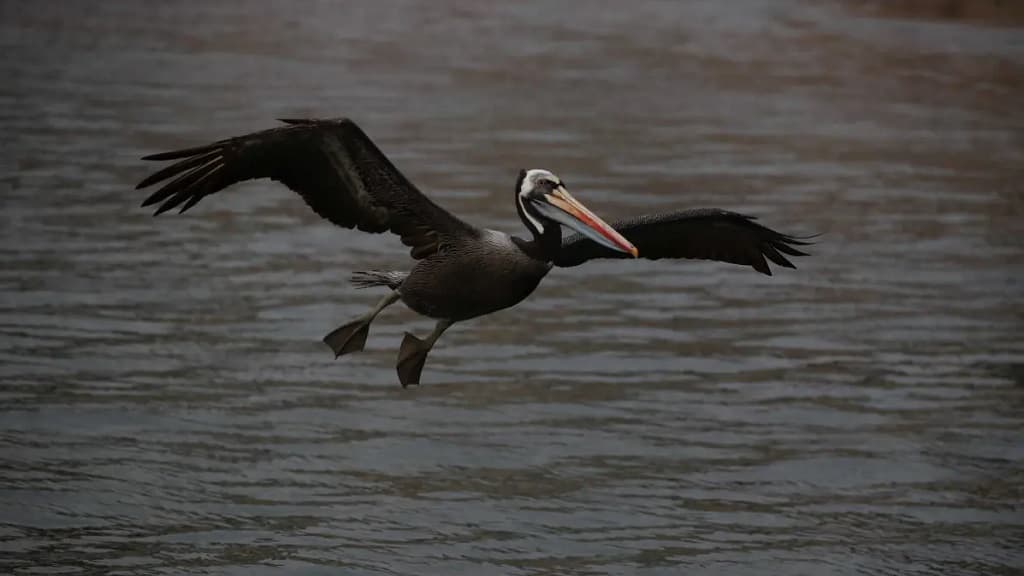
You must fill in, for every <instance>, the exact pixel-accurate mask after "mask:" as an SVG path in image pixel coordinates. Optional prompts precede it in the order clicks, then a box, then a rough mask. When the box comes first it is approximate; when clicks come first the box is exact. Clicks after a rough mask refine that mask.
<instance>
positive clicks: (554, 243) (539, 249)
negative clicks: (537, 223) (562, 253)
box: [520, 222, 562, 262]
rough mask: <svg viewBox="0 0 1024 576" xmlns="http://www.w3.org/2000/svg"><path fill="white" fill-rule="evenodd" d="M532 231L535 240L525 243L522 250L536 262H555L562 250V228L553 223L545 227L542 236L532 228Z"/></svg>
mask: <svg viewBox="0 0 1024 576" xmlns="http://www.w3.org/2000/svg"><path fill="white" fill-rule="evenodd" d="M531 231H532V232H533V240H530V241H529V242H523V243H522V244H520V248H522V249H523V251H524V252H526V253H527V254H528V255H529V256H530V257H531V258H534V259H536V260H542V261H544V262H551V261H553V260H554V259H555V257H556V256H558V251H559V250H561V249H562V227H561V226H559V225H558V224H555V223H554V222H551V223H547V224H546V225H545V226H544V231H543V232H541V233H540V234H538V233H537V232H536V231H534V230H533V229H532V228H531Z"/></svg>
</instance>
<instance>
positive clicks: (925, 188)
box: [0, 0, 1024, 575]
mask: <svg viewBox="0 0 1024 576" xmlns="http://www.w3.org/2000/svg"><path fill="white" fill-rule="evenodd" d="M926 4H927V3H920V2H913V1H910V0H905V1H903V2H897V3H872V2H845V3H840V2H825V1H822V2H800V1H795V0H792V1H790V0H783V1H776V2H763V1H757V0H748V1H744V2H728V3H725V2H693V3H686V4H685V6H683V5H681V4H678V3H671V2H656V1H653V0H636V1H633V2H630V3H629V9H628V10H624V9H623V5H622V4H620V3H611V2H608V3H598V4H591V5H587V7H586V8H584V7H583V6H582V5H580V4H575V3H573V4H569V3H560V4H539V3H538V4H533V3H514V5H492V6H484V5H482V4H479V3H469V2H445V3H437V2H431V3H413V2H407V3H400V2H387V3H380V2H378V3H372V4H371V3H358V4H355V5H353V6H343V5H340V4H336V3H331V2H313V3H306V4H302V5H301V6H300V5H293V4H288V3H278V2H269V1H259V2H244V3H242V2H207V3H203V4H198V3H165V4H162V5H157V4H150V3H138V2H127V1H116V0H115V1H107V2H102V3H75V2H45V3H15V2H4V3H0V48H2V56H0V73H2V77H3V78H4V82H3V83H2V85H0V121H2V125H3V138H2V144H0V188H2V190H0V191H2V195H0V202H2V204H0V382H2V385H0V397H2V400H3V403H2V405H0V462H2V466H0V550H2V552H3V553H2V554H0V570H2V571H5V572H9V573H13V574H33V573H66V574H89V573H97V574H98V573H103V574H139V573H147V574H160V573H209V574H278V573H282V572H285V573H301V574H316V573H321V574H339V573H341V574H445V575H450V574H474V575H475V574H642V575H655V574H678V573H681V572H683V573H688V574H723V573H724V574H751V575H755V574H757V575H759V574H879V573H887V574H914V573H920V574H987V575H991V574H1011V573H1017V571H1018V570H1020V569H1021V568H1022V566H1024V555H1022V553H1021V552H1020V550H1021V549H1022V548H1024V517H1022V505H1021V502H1022V496H1024V491H1022V488H1021V487H1022V486H1024V442H1022V434H1021V431H1022V424H1024V423H1022V419H1021V413H1022V409H1024V387H1022V386H1024V338H1022V329H1021V327H1022V321H1024V306H1022V304H1021V302H1022V301H1024V300H1022V298H1021V296H1022V292H1024V290H1022V278H1024V274H1022V272H1024V241H1022V240H1021V239H1022V238H1024V224H1022V222H1024V193H1022V192H1024V191H1022V189H1021V182H1022V181H1024V178H1022V177H1024V112H1022V110H1024V108H1022V107H1021V105H1020V102H1021V97H1022V93H1021V87H1022V86H1024V40H1022V38H1024V36H1022V28H1021V26H1022V25H1024V18H1022V17H1021V14H1020V11H1019V10H1018V9H1017V8H1015V7H1014V6H1015V4H1014V3H994V4H991V5H990V4H989V3H986V2H959V3H945V5H947V6H953V7H954V8H955V7H956V6H960V9H953V8H951V9H949V10H938V9H932V8H928V7H927V6H925V7H922V6H923V5H926ZM305 115H310V116H341V115H347V116H351V117H353V118H355V119H356V120H357V121H358V122H359V123H360V124H361V125H362V126H363V127H364V128H365V130H366V131H367V132H368V133H369V134H370V135H371V136H372V137H373V138H374V139H375V140H376V141H377V142H378V143H379V145H380V146H381V147H382V148H383V149H384V150H385V151H386V152H387V153H388V154H389V155H390V156H391V157H392V158H393V159H394V160H395V162H396V163H397V164H398V165H399V166H400V167H401V168H402V169H403V170H404V171H405V173H406V174H407V175H408V176H409V177H410V178H412V179H413V180H414V181H415V182H417V183H418V184H419V185H420V186H421V187H422V188H423V189H424V190H426V191H427V192H428V193H429V194H430V195H431V196H432V197H434V198H436V199H437V200H438V201H439V202H441V203H442V204H443V205H444V206H446V207H448V208H449V209H451V210H452V211H454V212H456V213H458V214H459V215H461V216H463V217H464V218H466V219H468V220H471V221H473V222H475V223H478V224H481V225H485V226H491V227H496V228H500V229H503V230H506V231H510V232H517V233H521V231H522V226H521V224H520V223H519V222H518V220H517V218H516V216H515V210H514V206H513V203H512V189H513V184H514V182H515V177H516V173H517V172H518V170H519V169H520V168H523V167H544V168H548V169H551V170H553V171H555V172H556V173H558V174H559V175H560V176H562V177H563V178H564V179H565V181H566V182H567V183H568V185H569V187H570V189H571V190H572V191H573V192H574V194H575V195H576V196H577V197H578V198H580V199H581V200H583V201H584V202H587V203H588V204H589V205H590V206H591V207H592V208H594V209H595V211H597V212H598V213H599V214H602V215H605V216H607V217H608V218H609V219H613V218H614V217H616V216H619V215H621V216H627V215H633V214H638V213H643V212H649V211H658V210H669V209H674V208H677V207H680V208H681V207H697V206H713V207H721V208H728V209H734V210H738V211H742V212H745V213H749V214H753V215H756V216H758V217H759V218H760V219H761V221H762V222H764V223H765V224H767V225H770V226H772V227H775V228H778V229H780V230H783V231H786V232H790V233H797V234H799V233H813V232H820V233H823V234H824V235H823V236H822V237H821V239H820V242H819V244H818V245H817V246H815V247H814V249H813V252H814V255H813V257H811V258H804V259H800V260H799V261H798V262H797V264H798V266H799V270H796V271H791V270H780V271H779V273H778V274H777V275H775V276H773V277H770V278H769V277H764V276H760V275H758V274H756V273H754V272H753V271H752V270H750V269H749V268H740V267H736V266H730V265H725V264H716V263H706V262H649V261H647V262H645V261H641V262H598V263H592V264H589V265H587V266H583V267H579V268H574V269H570V270H559V271H556V272H555V273H553V274H552V275H551V276H550V277H549V278H548V279H547V280H546V281H545V283H544V284H542V286H541V287H540V289H538V291H537V293H536V294H535V295H534V296H533V297H532V298H531V299H529V300H527V301H526V302H524V303H522V304H521V305H519V306H517V307H515V308H513V309H511V310H508V311H504V312H501V313H498V314H495V315H493V316H489V317H485V318H481V319H478V320H474V321H472V322H467V323H464V324H460V325H458V326H456V327H455V328H453V329H452V330H450V331H449V332H448V333H446V334H445V336H444V338H443V339H442V340H441V341H440V343H439V345H438V348H436V349H435V351H434V352H433V353H432V355H431V357H430V359H429V361H428V364H427V367H426V370H425V372H424V385H423V386H422V387H420V388H418V389H409V390H402V389H401V388H400V387H399V386H398V384H397V379H396V375H395V372H394V361H395V354H396V351H397V347H398V344H399V342H400V340H401V337H402V333H403V332H404V331H405V330H412V331H413V332H416V333H418V334H421V335H422V334H425V333H426V331H427V330H429V328H430V326H431V323H430V322H429V321H425V320H423V319H420V318H417V317H416V316H415V315H414V314H412V313H411V312H409V311H407V310H405V309H401V307H398V306H396V307H393V308H391V309H388V310H387V311H386V312H385V313H384V314H382V315H381V316H380V317H379V318H378V320H377V321H376V323H375V324H374V326H373V330H372V332H371V336H370V340H369V342H368V346H367V350H366V352H364V353H363V354H360V355H355V356H351V357H347V358H344V359H342V360H339V361H334V360H333V359H332V358H331V354H330V353H329V351H328V349H327V348H326V347H325V346H324V345H323V344H322V343H321V342H320V338H321V337H322V336H323V335H324V334H325V333H326V332H328V331H330V330H331V329H333V328H334V327H335V326H337V325H339V324H341V323H343V322H345V321H347V320H349V319H350V318H352V317H355V316H357V315H359V314H362V313H363V312H364V311H365V310H366V309H367V308H368V307H369V306H371V305H372V304H373V302H374V301H375V300H376V299H377V298H379V296H380V295H379V294H377V293H373V292H366V291H356V290H354V289H352V288H351V287H350V286H348V285H347V283H346V279H347V277H348V274H349V272H350V271H352V270H360V269H367V268H397V269H401V268H402V267H405V266H408V260H407V258H406V256H405V251H404V249H403V248H402V246H401V245H400V243H399V242H398V241H397V239H395V238H393V237H384V236H370V235H364V234H358V233H354V232H351V231H347V230H341V229H337V228H334V227H332V226H331V225H329V224H328V223H326V222H323V221H321V220H320V219H318V218H317V217H316V216H315V215H314V214H312V213H311V212H310V211H309V210H308V209H307V208H306V207H305V205H304V204H303V203H302V202H301V201H300V200H299V199H298V198H297V197H295V196H294V195H292V194H290V193H288V192H287V191H285V190H283V189H281V188H279V187H277V186H275V185H273V184H272V183H268V182H257V183H249V184H246V185H245V186H240V187H237V188H235V189H232V190H231V191H230V193H225V194H223V195H218V196H215V197H211V198H209V199H207V200H205V201H204V202H203V203H202V204H201V205H200V206H198V207H197V208H196V209H194V210H193V211H191V212H189V213H188V214H187V215H184V216H181V217H178V216H174V215H168V216H166V217H162V218H159V219H152V218H151V217H150V216H149V212H148V211H146V210H141V209H139V208H138V204H139V202H140V201H141V200H142V198H143V197H144V194H142V193H139V192H136V191H134V190H133V189H132V188H133V185H134V184H135V182H137V181H138V180H140V179H141V178H142V177H144V176H145V175H146V174H147V173H148V172H147V171H148V170H151V169H152V168H153V166H152V165H146V164H144V163H142V162H140V161H139V160H138V157H139V156H141V155H143V154H146V153H151V152H154V151H160V150H165V149H172V148H175V147H183V146H190V145H196V144H201V143H205V142H207V141H210V140H212V139H216V138H221V137H225V136H230V135H234V134H239V133H244V132H246V131H251V130H257V129H261V128H264V127H268V126H270V125H272V122H273V118H276V117H292V116H305Z"/></svg>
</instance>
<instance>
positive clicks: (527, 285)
mask: <svg viewBox="0 0 1024 576" xmlns="http://www.w3.org/2000/svg"><path fill="white" fill-rule="evenodd" d="M551 266H552V264H551V263H550V262H546V261H544V260H542V259H538V258H535V257H532V256H530V255H528V254H527V253H526V252H525V251H524V250H523V249H522V248H521V247H520V245H519V244H517V243H515V242H514V241H513V239H512V237H510V236H508V235H506V234H503V233H501V232H496V231H494V230H482V231H480V234H479V237H478V238H477V239H474V241H472V242H457V243H455V244H454V245H453V246H451V247H446V248H444V249H442V250H440V251H439V252H437V253H436V254H433V255H431V256H429V257H427V258H425V259H423V260H420V261H419V262H418V263H417V264H416V266H415V267H413V269H412V271H411V272H410V273H409V276H408V277H407V278H406V279H405V281H404V282H403V283H402V285H401V287H399V289H398V293H399V294H400V295H401V297H402V302H404V303H405V305H406V306H408V307H409V308H412V309H413V310H414V311H416V312H418V313H420V314H422V315H424V316H429V317H431V318H437V319H446V320H453V321H460V320H468V319H470V318H476V317H477V316H483V315H485V314H490V313H491V312H497V311H498V310H502V309H504V308H508V307H510V306H514V305H516V304H518V303H519V302H521V301H522V300H523V299H524V298H526V297H527V296H529V295H530V294H532V293H533V291H534V289H536V288H537V285H538V284H540V281H541V280H542V279H543V278H544V276H546V275H547V273H548V271H549V270H551Z"/></svg>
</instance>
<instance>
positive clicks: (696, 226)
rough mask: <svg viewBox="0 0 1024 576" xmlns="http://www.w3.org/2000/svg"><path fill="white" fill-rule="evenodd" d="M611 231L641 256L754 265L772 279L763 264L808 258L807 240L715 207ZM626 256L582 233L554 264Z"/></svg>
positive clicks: (564, 242)
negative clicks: (634, 248) (802, 257)
mask: <svg viewBox="0 0 1024 576" xmlns="http://www.w3.org/2000/svg"><path fill="white" fill-rule="evenodd" d="M611 226H612V228H615V229H616V230H618V231H619V233H620V234H622V235H623V236H625V237H626V239H627V240H629V241H630V242H632V243H633V244H634V245H635V246H636V247H637V249H638V250H639V252H640V257H641V258H648V259H650V260H658V259H661V258H695V259H700V260H718V261H721V262H731V263H733V264H743V265H747V266H752V267H753V268H754V269H755V270H757V271H758V272H761V273H762V274H767V275H769V276H771V274H772V272H771V270H770V269H769V268H768V262H767V261H766V259H767V260H771V261H772V262H774V263H775V264H777V265H779V266H785V267H786V268H795V266H793V263H792V262H790V261H789V260H788V259H787V258H786V256H806V255H807V254H806V253H805V252H801V251H800V250H798V249H797V248H795V246H804V245H807V244H808V242H806V239H805V238H804V239H801V238H797V237H794V236H787V235H785V234H780V233H778V232H776V231H774V230H772V229H771V228H767V227H765V226H762V225H760V224H758V223H756V222H754V218H752V217H750V216H744V215H743V214H737V213H735V212H729V211H726V210H718V209H714V208H702V209H697V210H683V211H681V212H672V213H668V214H651V215H647V216H639V217H637V218H632V219H629V220H623V221H621V222H612V223H611ZM630 257H631V256H630V255H629V254H625V253H622V252H616V251H614V250H610V249H608V248H605V247H604V246H601V245H599V244H597V243H595V242H593V241H591V240H589V239H587V238H586V237H584V236H582V235H581V234H573V235H571V236H568V237H566V238H565V239H563V240H562V249H561V251H560V252H559V254H558V257H556V258H555V265H556V266H563V267H569V266H578V265H580V264H582V263H584V262H586V261H587V260H593V259H594V258H630Z"/></svg>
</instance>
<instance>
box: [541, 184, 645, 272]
mask: <svg viewBox="0 0 1024 576" xmlns="http://www.w3.org/2000/svg"><path fill="white" fill-rule="evenodd" d="M544 200H545V201H544V202H534V203H533V204H534V206H536V207H537V209H538V210H540V211H541V213H543V214H544V215H545V216H547V217H548V218H551V219H552V220H554V221H556V222H558V223H560V224H565V225H566V226H568V227H570V228H572V229H573V230H575V231H577V232H579V233H580V234H583V235H584V236H586V237H587V238H590V239H591V240H593V241H594V242H597V243H598V244H600V245H602V246H605V247H606V248H611V249H612V250H616V251H618V252H626V253H627V254H632V255H633V258H636V257H637V255H638V254H639V251H638V250H637V249H636V246H633V243H632V242H630V241H629V240H626V239H625V238H624V237H623V236H622V234H619V233H618V232H616V231H615V229H614V228H612V227H611V226H609V225H608V223H607V222H605V221H604V220H602V219H600V218H598V217H597V215H596V214H594V213H593V212H591V211H590V210H588V209H587V207H586V206H584V205H583V204H580V201H579V200H577V199H575V198H573V197H572V195H571V194H569V191H568V190H566V189H565V186H558V187H557V188H555V189H554V190H552V191H551V193H550V194H545V195H544Z"/></svg>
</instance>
